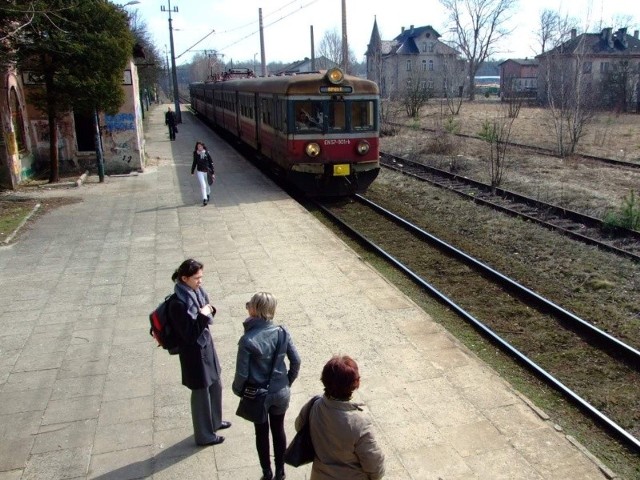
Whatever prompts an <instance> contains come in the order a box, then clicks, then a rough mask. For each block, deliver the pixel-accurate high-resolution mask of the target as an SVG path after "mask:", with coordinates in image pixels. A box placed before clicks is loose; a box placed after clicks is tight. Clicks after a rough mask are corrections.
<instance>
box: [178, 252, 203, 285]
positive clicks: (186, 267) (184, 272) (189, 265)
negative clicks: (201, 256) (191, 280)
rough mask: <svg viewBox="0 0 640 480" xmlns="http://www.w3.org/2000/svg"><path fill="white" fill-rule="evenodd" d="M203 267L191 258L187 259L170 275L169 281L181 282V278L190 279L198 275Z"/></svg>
mask: <svg viewBox="0 0 640 480" xmlns="http://www.w3.org/2000/svg"><path fill="white" fill-rule="evenodd" d="M203 267H204V265H202V264H201V263H200V262H198V261H197V260H194V259H193V258H187V259H186V260H185V261H184V262H182V263H181V264H180V266H179V267H178V268H177V269H176V271H175V272H173V275H171V280H172V281H173V282H175V281H176V280H181V279H182V277H190V276H192V275H195V274H196V273H198V272H199V271H200V270H202V268H203Z"/></svg>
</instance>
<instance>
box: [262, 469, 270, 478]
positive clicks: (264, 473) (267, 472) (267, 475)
mask: <svg viewBox="0 0 640 480" xmlns="http://www.w3.org/2000/svg"><path fill="white" fill-rule="evenodd" d="M260 480H273V472H272V471H271V469H269V470H263V471H262V476H261V477H260Z"/></svg>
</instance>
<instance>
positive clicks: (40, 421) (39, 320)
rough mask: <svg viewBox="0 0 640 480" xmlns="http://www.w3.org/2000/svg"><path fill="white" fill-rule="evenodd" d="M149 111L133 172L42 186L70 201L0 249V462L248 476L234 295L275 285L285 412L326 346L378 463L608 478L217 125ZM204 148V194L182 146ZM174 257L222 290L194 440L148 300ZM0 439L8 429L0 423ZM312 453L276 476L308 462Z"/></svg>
mask: <svg viewBox="0 0 640 480" xmlns="http://www.w3.org/2000/svg"><path fill="white" fill-rule="evenodd" d="M165 110H166V105H165V106H162V105H161V106H154V108H153V109H152V110H151V111H149V112H147V113H148V116H147V120H146V135H145V139H146V154H147V157H148V166H147V167H146V168H145V171H144V172H141V173H137V174H132V175H129V176H117V177H107V178H106V180H105V182H104V183H98V182H97V180H96V178H95V177H92V176H89V177H88V178H87V180H86V181H85V182H84V183H83V186H82V187H79V188H67V189H51V190H47V189H39V190H38V195H39V196H41V197H43V198H47V197H48V196H51V197H53V196H61V195H64V196H69V197H75V198H77V199H78V200H79V202H78V203H75V204H72V205H67V206H64V207H60V208H58V209H56V210H54V211H52V212H50V213H48V214H46V215H44V216H40V217H39V218H37V219H36V220H35V221H34V222H32V223H31V224H30V225H29V227H28V228H27V229H25V230H24V231H23V232H22V233H21V234H20V235H18V238H17V239H16V241H15V242H14V243H13V244H11V245H9V246H7V247H4V248H0V267H1V268H2V272H3V275H2V277H1V278H0V303H2V305H3V310H2V312H0V327H2V328H0V433H1V434H2V438H3V442H2V445H1V446H0V480H4V479H11V480H13V479H31V478H33V479H47V478H52V479H53V478H56V479H58V478H83V479H87V478H90V479H100V480H106V479H117V480H124V479H129V478H131V479H138V478H154V479H175V478H181V479H200V478H203V479H204V478H206V479H207V480H218V479H219V480H244V479H252V480H255V479H257V478H259V476H260V468H259V465H258V459H257V454H256V452H255V451H254V434H253V427H252V425H251V424H249V423H247V422H244V421H243V420H241V419H239V418H238V417H236V416H235V414H234V413H235V409H236V406H237V403H238V400H237V398H236V397H234V395H233V394H232V392H231V388H230V382H231V381H232V379H233V371H234V367H235V354H236V348H237V342H238V339H239V337H240V336H241V334H242V321H243V320H244V317H245V315H246V311H245V308H244V304H245V302H246V301H247V300H248V299H249V298H250V296H251V295H252V294H253V293H254V292H256V291H261V290H267V291H271V292H272V293H273V294H274V295H275V296H276V297H277V298H278V310H277V314H276V319H275V321H276V322H277V323H283V324H285V325H287V326H288V327H289V329H290V330H291V332H292V335H293V338H294V341H295V343H296V345H297V347H298V350H299V351H300V353H301V355H302V370H301V372H300V377H299V379H298V381H297V382H296V383H295V384H294V386H293V389H292V399H291V408H290V411H289V413H288V415H287V420H286V423H285V424H286V429H287V433H288V435H289V437H292V436H293V434H294V428H293V420H294V418H295V415H296V414H297V412H298V410H299V409H300V407H301V406H302V405H303V404H304V403H305V402H306V401H307V399H308V398H309V397H310V396H312V395H314V394H316V393H318V392H320V391H321V389H322V388H321V383H320V381H319V377H320V372H321V369H322V366H323V365H324V363H325V362H326V361H327V360H328V359H329V358H330V357H331V356H332V355H333V354H349V355H351V356H353V357H354V358H355V359H356V360H357V361H358V362H359V364H360V367H361V375H362V385H361V388H360V389H359V390H358V391H357V393H356V398H355V399H356V401H360V402H362V403H363V404H365V410H366V411H367V413H368V414H369V415H371V416H372V418H373V421H374V424H375V427H376V430H377V433H378V438H379V441H380V443H381V445H382V447H383V449H384V451H385V454H386V458H387V464H386V465H387V475H386V478H389V479H393V480H404V479H407V480H409V479H411V480H418V479H429V480H431V479H433V480H437V479H447V480H456V479H458V480H462V479H476V480H479V479H483V480H484V479H527V480H530V479H534V480H538V479H540V480H545V479H564V478H581V479H583V478H586V479H600V478H605V475H604V474H603V472H602V471H601V470H600V469H599V468H598V466H597V465H596V464H595V463H594V461H592V459H591V458H590V457H589V455H587V453H585V452H583V451H582V450H581V449H580V448H578V447H577V446H576V445H575V444H574V443H572V442H571V441H570V439H569V438H567V437H566V436H565V435H564V434H563V433H562V432H558V431H556V430H555V429H554V428H553V425H552V424H551V423H550V422H549V421H548V420H547V419H546V418H545V417H544V415H539V414H538V412H536V411H535V410H534V409H533V408H531V406H530V402H528V401H527V400H526V399H525V398H523V397H522V396H521V395H519V394H518V393H517V392H515V391H514V390H513V389H512V388H511V387H510V386H509V385H508V384H507V383H506V382H504V381H503V380H502V379H501V378H500V377H499V376H498V375H496V373H495V372H493V371H492V370H491V369H490V368H489V367H487V365H486V364H484V363H482V362H481V361H479V360H478V359H477V358H476V357H475V356H474V355H473V354H472V353H471V352H469V351H468V350H467V349H466V348H465V347H463V346H462V345H461V344H460V343H459V342H458V341H457V340H456V339H455V338H453V337H452V336H451V335H450V334H449V333H448V332H446V331H445V330H444V329H443V328H442V327H441V326H440V325H439V324H438V323H436V322H435V321H434V320H433V319H432V318H431V317H430V316H429V315H427V314H426V313H425V312H424V311H423V310H421V309H420V308H419V307H418V306H417V305H415V304H414V303H413V302H412V301H411V300H410V299H408V298H407V297H406V296H405V295H403V294H402V293H401V292H400V291H399V290H398V289H397V288H396V287H394V286H393V285H391V284H389V282H387V281H386V280H385V279H384V278H383V277H382V276H380V275H379V274H378V273H377V272H376V271H375V270H374V269H372V268H371V267H370V266H369V265H368V264H367V263H366V262H364V261H363V260H362V259H361V258H360V257H359V256H358V255H357V254H355V253H354V252H353V251H352V250H351V249H350V248H349V247H348V246H347V245H346V244H345V243H344V242H342V241H341V240H340V239H339V238H337V237H336V236H335V235H334V234H333V233H332V232H331V231H329V230H328V229H327V228H326V227H325V226H324V225H323V224H322V223H321V222H319V221H318V220H317V219H315V218H314V217H313V216H312V215H311V214H309V213H308V212H307V211H305V210H304V209H303V208H302V207H301V206H300V205H298V204H297V203H295V202H294V201H293V200H292V199H291V198H289V197H288V196H287V195H286V194H285V193H284V192H283V191H282V190H280V189H279V188H278V187H277V186H275V185H274V184H273V183H272V182H271V181H270V180H269V179H267V178H266V177H265V176H264V175H263V174H262V173H260V172H259V171H258V170H256V169H255V168H254V167H253V166H252V165H250V164H249V163H248V162H247V161H246V160H244V159H242V158H241V157H240V156H239V155H238V154H237V153H236V152H235V151H234V150H233V149H232V148H231V146H229V145H228V144H226V143H225V142H223V141H222V140H221V139H220V138H218V137H217V136H216V135H215V134H214V133H213V132H212V131H211V130H209V129H208V128H206V127H205V126H203V125H202V124H201V123H199V122H198V121H197V120H196V119H195V118H194V117H193V116H192V115H191V114H190V113H189V112H187V111H184V112H183V115H182V117H183V124H182V125H181V128H180V133H179V134H178V136H177V140H176V141H175V142H170V141H169V139H168V136H167V132H166V129H165V126H164V119H163V115H164V111H165ZM197 140H203V141H204V142H205V143H206V144H207V145H208V147H209V149H210V150H211V152H212V153H213V159H214V163H215V165H216V177H217V179H216V182H215V183H214V185H213V191H212V199H211V202H210V204H209V205H208V206H206V207H203V206H202V204H201V200H200V198H199V187H198V184H197V180H196V178H195V176H192V175H190V167H191V159H192V151H193V146H194V144H195V142H196V141H197ZM187 257H195V258H197V259H199V260H201V261H202V262H203V263H204V264H205V286H206V288H207V289H208V291H209V293H210V295H211V298H212V299H213V303H214V304H215V305H216V307H217V309H218V314H217V315H216V319H215V323H214V325H213V327H212V331H213V336H214V338H215V342H216V345H217V349H218V353H219V356H220V360H221V364H222V372H223V373H222V375H223V376H222V378H223V385H224V390H223V413H224V417H225V419H228V420H231V421H232V422H233V427H232V428H230V429H229V430H226V431H225V437H226V441H225V442H224V443H223V444H221V445H218V446H215V447H207V448H202V447H197V446H196V445H195V444H194V441H193V433H192V427H191V418H190V411H189V391H188V390H187V389H186V388H185V387H183V386H182V385H181V383H180V367H179V363H178V358H177V357H175V356H170V355H168V354H167V352H165V351H163V350H162V349H159V348H157V347H156V346H155V345H154V343H153V340H152V339H151V337H150V336H149V334H148V313H149V312H150V311H151V310H152V309H153V308H154V307H155V306H156V305H157V304H158V303H159V302H160V301H161V300H162V299H163V298H164V297H165V296H166V295H167V294H168V293H170V292H171V291H172V284H171V281H170V277H171V274H172V273H173V271H174V270H175V268H176V267H177V266H178V265H179V264H180V262H182V261H183V260H184V259H185V258H187ZM7 440H9V441H7ZM309 474H310V466H305V467H302V468H298V469H293V468H289V469H288V470H287V478H288V479H290V480H302V479H307V478H309Z"/></svg>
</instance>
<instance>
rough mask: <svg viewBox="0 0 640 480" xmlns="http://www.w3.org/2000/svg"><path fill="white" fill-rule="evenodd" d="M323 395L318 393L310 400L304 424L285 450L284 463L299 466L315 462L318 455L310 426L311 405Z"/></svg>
mask: <svg viewBox="0 0 640 480" xmlns="http://www.w3.org/2000/svg"><path fill="white" fill-rule="evenodd" d="M320 398H321V397H320V396H319V395H316V396H315V397H313V398H312V399H311V400H310V401H309V404H310V405H309V408H308V409H307V416H306V418H305V422H304V425H303V426H302V428H301V429H300V430H299V431H298V433H296V436H295V437H293V440H291V443H290V444H289V446H288V447H287V449H286V450H285V451H284V463H286V464H287V465H291V466H292V467H299V466H301V465H306V464H307V463H310V462H313V459H314V458H315V456H316V452H315V450H314V448H313V442H312V441H311V428H310V426H309V415H310V414H311V407H313V404H314V403H316V402H317V401H318V399H320Z"/></svg>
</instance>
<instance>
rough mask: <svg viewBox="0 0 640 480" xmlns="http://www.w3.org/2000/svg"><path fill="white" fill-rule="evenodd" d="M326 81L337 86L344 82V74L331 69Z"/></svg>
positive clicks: (337, 69)
mask: <svg viewBox="0 0 640 480" xmlns="http://www.w3.org/2000/svg"><path fill="white" fill-rule="evenodd" d="M327 80H328V81H329V82H330V83H333V84H334V85H338V84H340V83H342V80H344V73H342V70H340V69H339V68H332V69H331V70H329V71H328V72H327Z"/></svg>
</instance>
